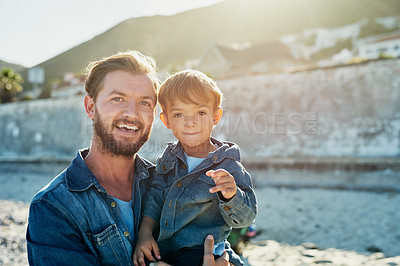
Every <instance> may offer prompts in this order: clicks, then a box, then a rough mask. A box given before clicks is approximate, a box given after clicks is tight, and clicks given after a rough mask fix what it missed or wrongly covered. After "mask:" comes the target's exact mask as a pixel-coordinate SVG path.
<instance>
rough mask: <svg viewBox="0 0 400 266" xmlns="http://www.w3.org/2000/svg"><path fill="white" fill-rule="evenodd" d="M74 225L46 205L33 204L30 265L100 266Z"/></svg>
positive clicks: (28, 236)
mask: <svg viewBox="0 0 400 266" xmlns="http://www.w3.org/2000/svg"><path fill="white" fill-rule="evenodd" d="M76 232H77V230H76V229H75V228H74V226H72V223H71V221H69V219H68V218H67V217H66V216H65V215H63V213H62V212H61V211H60V210H58V209H56V208H55V207H54V206H53V205H51V204H50V203H46V202H43V201H41V202H34V203H32V204H31V206H30V210H29V223H28V228H27V233H26V240H27V246H28V260H29V264H30V265H78V264H79V265H99V262H98V260H97V258H96V257H95V256H94V255H93V253H91V252H90V250H89V249H88V247H87V246H86V245H85V244H84V243H83V241H82V239H81V237H80V236H79V235H78V234H77V233H76Z"/></svg>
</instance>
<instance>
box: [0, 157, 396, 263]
mask: <svg viewBox="0 0 400 266" xmlns="http://www.w3.org/2000/svg"><path fill="white" fill-rule="evenodd" d="M2 167H3V168H2ZM2 167H0V183H1V184H2V192H0V265H27V264H28V263H27V254H26V241H25V230H26V223H27V216H28V208H29V201H30V199H31V198H32V196H33V194H34V193H35V192H36V191H37V190H38V188H40V187H41V186H43V185H44V184H46V183H47V182H48V181H49V180H50V179H51V178H52V177H53V176H54V175H55V174H56V172H59V171H61V170H62V168H64V166H62V165H59V166H52V168H51V167H48V166H47V165H43V167H39V168H38V167H37V165H36V166H32V167H33V168H31V166H29V165H27V166H25V168H26V169H27V170H25V171H24V170H18V169H20V166H18V165H13V164H10V165H7V166H6V167H5V168H4V165H3V166H2ZM32 169H47V170H46V171H47V172H46V173H43V172H41V171H39V170H36V172H35V171H33V170H32ZM48 169H51V171H50V172H51V173H50V172H48V171H49V170H48ZM396 182H398V181H396ZM256 183H257V182H256ZM256 194H257V197H258V209H259V213H258V216H257V219H256V221H255V224H256V226H257V232H258V234H257V236H256V237H255V238H253V239H251V243H250V244H249V245H247V247H246V248H245V250H244V252H243V258H244V260H245V261H246V264H247V265H253V266H258V265H288V266H296V265H371V266H372V265H374V266H375V265H390V266H394V265H400V222H399V221H400V211H399V209H400V192H396V191H394V192H379V193H378V192H373V191H358V190H337V189H321V188H304V187H303V188H301V187H299V188H297V189H289V188H277V187H268V186H264V185H263V186H259V187H256Z"/></svg>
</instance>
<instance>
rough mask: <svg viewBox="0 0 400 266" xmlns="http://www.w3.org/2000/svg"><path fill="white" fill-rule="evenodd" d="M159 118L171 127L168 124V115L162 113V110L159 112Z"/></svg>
mask: <svg viewBox="0 0 400 266" xmlns="http://www.w3.org/2000/svg"><path fill="white" fill-rule="evenodd" d="M160 119H161V121H162V122H163V123H164V125H165V126H166V127H167V128H169V129H171V126H170V125H169V121H168V116H167V115H166V114H164V112H161V113H160Z"/></svg>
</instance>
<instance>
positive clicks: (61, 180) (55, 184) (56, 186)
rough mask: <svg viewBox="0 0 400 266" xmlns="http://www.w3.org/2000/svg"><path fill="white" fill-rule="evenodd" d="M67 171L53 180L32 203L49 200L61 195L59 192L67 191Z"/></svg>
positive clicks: (38, 193)
mask: <svg viewBox="0 0 400 266" xmlns="http://www.w3.org/2000/svg"><path fill="white" fill-rule="evenodd" d="M66 171H67V169H65V170H64V171H62V172H61V173H60V174H59V175H58V176H56V177H55V178H54V179H53V180H51V181H50V182H49V183H48V184H47V185H46V186H44V187H43V188H42V189H41V190H39V191H38V192H37V193H36V194H35V196H34V197H33V199H32V203H36V202H41V201H45V200H49V198H52V199H53V200H54V197H56V196H57V195H58V194H59V193H58V191H62V190H67V188H66V185H65V184H66V179H65V176H66Z"/></svg>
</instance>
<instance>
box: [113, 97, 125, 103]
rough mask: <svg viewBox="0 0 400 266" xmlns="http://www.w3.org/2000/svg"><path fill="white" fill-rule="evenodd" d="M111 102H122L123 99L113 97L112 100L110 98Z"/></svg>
mask: <svg viewBox="0 0 400 266" xmlns="http://www.w3.org/2000/svg"><path fill="white" fill-rule="evenodd" d="M112 100H113V101H114V102H122V101H123V99H122V98H121V97H114V98H112Z"/></svg>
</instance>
